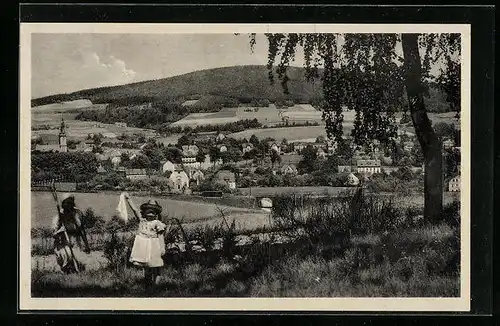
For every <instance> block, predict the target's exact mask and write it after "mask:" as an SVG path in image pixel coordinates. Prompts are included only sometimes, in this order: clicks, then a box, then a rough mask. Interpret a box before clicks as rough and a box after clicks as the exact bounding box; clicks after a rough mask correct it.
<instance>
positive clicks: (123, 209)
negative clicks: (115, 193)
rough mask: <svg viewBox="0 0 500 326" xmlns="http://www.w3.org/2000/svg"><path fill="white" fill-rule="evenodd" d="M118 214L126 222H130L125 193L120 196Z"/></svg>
mask: <svg viewBox="0 0 500 326" xmlns="http://www.w3.org/2000/svg"><path fill="white" fill-rule="evenodd" d="M116 212H117V214H118V217H120V218H121V219H122V220H124V221H125V222H127V221H128V211H127V201H126V199H125V193H124V192H122V194H121V195H120V201H119V202H118V206H117V207H116Z"/></svg>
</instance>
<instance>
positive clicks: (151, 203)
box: [140, 199, 163, 214]
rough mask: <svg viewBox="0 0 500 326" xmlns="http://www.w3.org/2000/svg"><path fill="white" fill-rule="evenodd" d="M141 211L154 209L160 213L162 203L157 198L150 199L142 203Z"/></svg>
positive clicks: (156, 212)
mask: <svg viewBox="0 0 500 326" xmlns="http://www.w3.org/2000/svg"><path fill="white" fill-rule="evenodd" d="M140 208H141V211H143V212H145V211H149V210H151V211H153V212H154V213H155V214H160V213H161V211H162V210H163V208H162V207H161V206H160V204H159V203H158V202H157V201H156V200H154V201H153V200H152V199H150V200H148V201H147V202H146V203H144V204H142V205H141V207H140Z"/></svg>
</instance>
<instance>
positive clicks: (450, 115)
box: [229, 110, 459, 142]
mask: <svg viewBox="0 0 500 326" xmlns="http://www.w3.org/2000/svg"><path fill="white" fill-rule="evenodd" d="M259 111H260V110H259ZM429 117H430V119H431V120H432V122H433V123H434V124H436V123H439V122H445V123H453V124H454V125H455V126H458V124H459V123H458V120H457V119H455V113H454V112H447V113H429ZM397 119H398V120H399V119H400V115H399V114H398V115H397ZM353 121H354V113H353V112H344V123H343V130H344V135H350V133H351V130H352V128H353ZM400 128H401V129H402V130H403V131H406V132H411V133H414V132H415V131H414V128H413V126H411V125H408V126H406V125H405V126H400ZM252 135H255V136H257V137H258V138H259V139H264V138H266V137H271V138H274V139H276V140H281V139H283V138H286V139H287V140H289V141H290V140H291V141H306V142H314V141H315V139H316V137H318V136H324V137H326V131H325V126H324V125H320V126H309V127H284V128H259V129H248V130H244V131H240V132H237V133H233V134H230V135H229V137H232V138H236V139H242V138H246V139H249V138H250V137H251V136H252Z"/></svg>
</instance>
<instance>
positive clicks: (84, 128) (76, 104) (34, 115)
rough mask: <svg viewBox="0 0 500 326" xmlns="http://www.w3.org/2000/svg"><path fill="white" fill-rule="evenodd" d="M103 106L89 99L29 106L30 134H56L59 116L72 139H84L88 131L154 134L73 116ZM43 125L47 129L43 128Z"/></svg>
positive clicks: (148, 131) (100, 108) (95, 132)
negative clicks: (76, 118)
mask: <svg viewBox="0 0 500 326" xmlns="http://www.w3.org/2000/svg"><path fill="white" fill-rule="evenodd" d="M105 108H106V104H92V102H90V101H89V100H75V101H68V102H63V103H54V104H47V105H41V106H37V107H33V108H31V128H32V136H38V135H45V134H52V135H57V134H58V133H59V129H58V128H59V126H60V124H61V118H64V121H65V122H66V125H67V134H68V137H69V138H72V139H80V140H81V139H85V138H86V137H87V135H88V134H90V133H94V134H97V133H101V134H104V133H109V132H111V133H114V134H116V135H117V136H119V135H121V134H134V133H142V134H144V135H145V136H147V137H152V136H153V135H154V134H155V133H154V131H153V130H148V129H141V128H133V127H125V128H122V127H118V126H116V125H114V124H105V123H99V122H93V121H79V120H75V117H76V116H77V115H78V113H79V112H81V111H82V110H103V109H105ZM41 127H43V128H41ZM45 127H48V128H49V129H48V130H44V129H45ZM33 129H35V130H33Z"/></svg>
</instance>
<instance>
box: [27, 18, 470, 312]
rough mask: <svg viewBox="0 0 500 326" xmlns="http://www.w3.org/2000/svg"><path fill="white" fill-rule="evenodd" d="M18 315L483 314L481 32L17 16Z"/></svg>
mask: <svg viewBox="0 0 500 326" xmlns="http://www.w3.org/2000/svg"><path fill="white" fill-rule="evenodd" d="M20 32H21V34H20V35H21V36H20V42H21V44H20V70H21V75H20V77H21V78H20V92H21V99H20V101H21V102H20V111H19V114H20V130H21V132H20V143H19V144H20V145H19V146H20V147H19V151H20V171H21V174H20V175H21V177H20V180H19V181H20V189H19V191H20V202H21V203H22V204H21V205H20V208H19V209H20V214H19V218H20V221H19V225H20V228H19V274H20V275H19V280H20V282H19V309H20V310H21V311H22V310H30V311H39V310H55V311H69V310H71V311H74V310H134V311H137V310H148V311H150V310H162V311H184V310H198V311H199V310H204V311H210V310H217V311H406V312H418V311H420V312H421V311H468V310H469V309H470V250H469V247H470V26H469V25H447V24H440V25H426V24H422V25H418V24H417V25H404V24H403V25H394V24H391V25H389V24H388V25H384V24H373V25H367V24H352V25H350V24H114V23H113V24H111V23H103V24H100V23H85V24H80V23H68V24H66V23H64V24H60V23H43V24H42V23H22V24H21V26H20Z"/></svg>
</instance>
